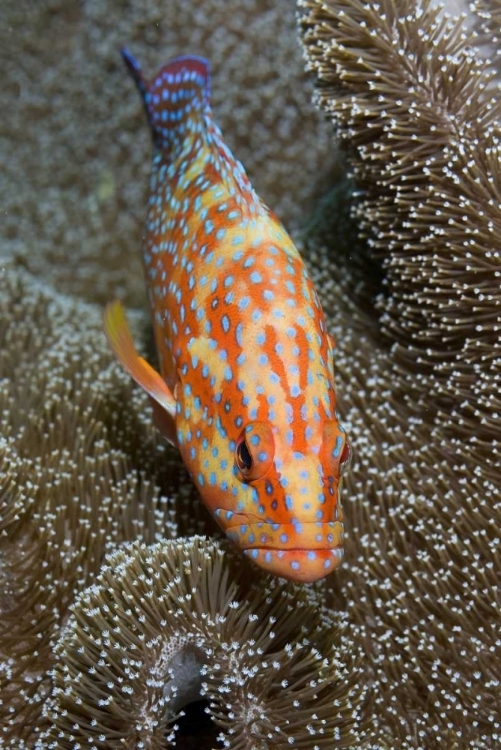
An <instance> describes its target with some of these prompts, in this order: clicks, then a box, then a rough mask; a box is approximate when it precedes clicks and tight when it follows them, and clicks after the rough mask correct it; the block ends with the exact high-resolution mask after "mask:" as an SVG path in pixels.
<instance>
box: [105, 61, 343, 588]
mask: <svg viewBox="0 0 501 750" xmlns="http://www.w3.org/2000/svg"><path fill="white" fill-rule="evenodd" d="M122 54H123V57H124V60H125V63H126V65H127V67H128V69H129V71H130V73H131V74H132V77H133V78H134V80H135V82H136V84H137V87H138V88H139V91H140V93H141V96H142V98H143V102H144V106H145V109H146V114H147V117H148V121H149V124H150V128H151V132H152V135H153V146H154V154H153V173H152V178H151V192H150V198H149V204H148V216H147V222H146V236H145V241H144V247H143V259H144V267H145V272H146V281H147V286H148V295H149V301H150V305H151V313H152V319H153V327H154V333H155V342H156V347H157V350H158V358H159V363H160V373H158V372H156V371H155V370H154V369H153V368H152V367H151V366H150V365H149V364H148V363H147V362H146V361H145V360H144V359H143V358H141V357H140V356H139V355H138V353H137V352H136V350H135V348H134V344H133V342H132V338H131V335H130V332H129V329H128V327H127V323H126V319H125V315H124V312H123V308H122V306H121V304H120V303H119V302H117V301H115V302H112V303H111V304H109V305H108V306H107V308H106V310H105V313H104V329H105V333H106V335H107V338H108V340H109V343H110V345H111V348H112V349H113V351H114V353H115V355H116V356H117V358H118V359H119V361H120V362H121V363H122V365H123V366H124V367H125V369H126V370H127V371H128V372H129V374H130V375H131V376H132V378H134V380H135V381H136V382H137V383H138V384H139V385H140V386H141V387H142V388H144V390H145V391H146V392H147V393H148V394H149V396H150V397H151V401H152V404H153V410H154V419H155V424H156V425H157V426H158V427H159V428H160V429H161V431H162V433H163V434H164V436H165V437H166V438H167V440H169V441H170V442H171V443H173V444H174V445H176V446H178V447H179V450H180V452H181V455H182V458H183V461H184V463H185V465H186V467H187V469H188V471H189V473H190V475H191V477H192V478H193V481H194V483H195V484H196V486H197V488H198V490H199V492H200V495H201V497H202V499H203V501H204V503H205V505H206V506H207V508H208V509H209V511H210V512H211V513H212V514H213V516H214V517H215V519H216V520H217V522H218V523H219V525H220V526H221V528H222V529H223V530H224V531H225V532H226V534H227V536H228V537H229V538H230V539H231V540H232V541H233V542H234V543H235V544H236V545H237V546H238V547H239V548H240V549H241V550H242V551H243V552H244V553H245V554H246V555H248V557H249V558H250V559H251V560H253V561H254V562H255V563H257V565H259V566H260V567H261V568H264V569H265V570H266V571H268V572H270V573H274V574H276V575H278V576H282V577H284V578H289V579H293V580H295V581H303V582H310V581H315V580H317V579H319V578H321V577H323V576H325V575H326V574H328V573H329V572H330V571H332V570H334V569H335V568H336V567H337V566H338V565H339V563H340V561H341V559H342V556H343V513H342V509H341V503H340V489H341V477H342V475H343V474H344V473H345V472H346V470H347V468H348V466H349V463H350V455H351V449H350V444H349V442H348V438H347V436H346V433H345V431H344V429H343V427H342V426H341V425H340V423H339V419H338V416H337V413H336V392H335V386H334V368H333V346H334V345H333V340H332V339H331V338H330V336H329V335H328V333H327V330H326V322H325V316H324V313H323V311H322V307H321V304H320V301H319V299H318V296H317V293H316V291H315V289H314V286H313V283H312V281H311V279H310V276H309V274H308V271H307V269H306V267H305V265H304V263H303V261H302V259H301V256H300V254H299V252H298V250H297V249H296V247H295V246H294V244H293V242H292V240H291V238H290V237H289V235H288V234H287V232H286V231H285V229H284V227H283V226H282V224H281V223H280V222H279V221H278V219H277V218H276V217H275V215H274V214H273V213H272V212H271V211H270V210H269V209H268V208H267V207H266V206H265V205H264V204H263V202H262V201H261V200H260V199H259V197H258V196H257V195H256V193H255V192H254V190H253V188H252V186H251V184H250V182H249V179H248V177H247V175H246V173H245V171H244V169H243V167H242V165H241V164H240V163H239V162H238V161H237V160H236V159H235V158H234V156H233V155H232V153H231V152H230V150H229V149H228V147H227V146H226V145H225V143H224V141H223V139H222V135H221V131H220V130H219V128H218V127H217V125H216V124H215V123H214V120H213V117H212V111H211V108H210V104H209V66H208V63H207V62H206V61H205V60H203V59H202V58H199V57H192V56H183V57H177V58H176V59H174V60H171V61H170V62H169V63H167V65H165V67H163V68H162V69H161V70H160V71H159V73H158V74H157V75H156V76H155V77H154V78H153V80H152V81H151V82H149V83H148V82H146V80H145V79H144V78H143V75H142V73H141V69H140V67H139V65H138V63H137V62H136V60H135V59H134V58H133V57H132V55H131V54H130V53H129V52H127V51H125V50H124V51H123V52H122Z"/></svg>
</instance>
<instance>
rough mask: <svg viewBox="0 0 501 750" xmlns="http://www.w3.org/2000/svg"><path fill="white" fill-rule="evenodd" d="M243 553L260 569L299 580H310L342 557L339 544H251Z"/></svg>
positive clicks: (328, 570) (331, 568)
mask: <svg viewBox="0 0 501 750" xmlns="http://www.w3.org/2000/svg"><path fill="white" fill-rule="evenodd" d="M243 553H244V555H246V556H247V557H248V558H249V559H250V560H252V561H253V562H254V563H256V565H259V567H260V568H262V569H263V570H266V571H268V572H269V573H273V574H274V575H278V576H280V577H281V578H287V579H289V580H291V581H300V582H301V583H313V582H314V581H318V580H319V579H320V578H324V577H325V576H326V575H329V573H332V571H333V570H336V568H338V567H339V565H340V564H341V561H342V559H343V555H344V550H343V547H342V546H338V547H331V548H329V549H315V550H307V549H287V550H283V549H274V548H269V547H253V548H252V549H244V550H243Z"/></svg>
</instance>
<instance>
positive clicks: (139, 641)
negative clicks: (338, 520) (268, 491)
mask: <svg viewBox="0 0 501 750" xmlns="http://www.w3.org/2000/svg"><path fill="white" fill-rule="evenodd" d="M462 10H467V13H468V14H467V16H466V17H464V18H462V19H460V20H459V21H457V22H454V21H450V20H447V18H446V17H445V16H444V14H443V13H442V11H441V10H440V9H439V8H438V6H435V5H434V4H432V3H430V2H426V0H424V1H423V2H412V1H411V0H405V2H404V0H397V2H394V1H393V2H390V1H389V0H381V2H380V3H378V5H377V6H376V4H374V3H369V2H362V1H361V0H346V1H343V0H329V1H328V2H326V3H321V2H319V1H318V0H302V2H300V3H299V4H298V5H297V6H296V4H295V3H294V2H292V1H291V0H275V1H274V2H272V1H271V0H269V1H268V2H259V1H258V0H231V2H223V1H222V0H204V1H203V2H202V0H200V1H199V2H195V1H194V0H192V2H186V1H184V2H183V1H181V0H171V1H168V0H144V2H139V1H132V0H131V1H130V2H112V1H111V0H102V1H99V2H97V1H96V2H91V1H90V0H82V1H81V2H71V0H70V2H66V1H63V0H36V1H35V0H17V2H14V0H4V2H3V3H2V4H1V7H0V59H1V63H2V72H3V87H2V93H1V94H0V96H1V101H2V112H3V114H2V118H1V123H0V149H1V161H2V170H1V173H0V201H1V207H2V231H1V234H2V244H1V248H0V308H1V313H0V413H1V420H2V421H1V426H0V732H1V734H0V737H1V739H0V747H6V748H38V749H41V748H44V749H45V748H52V747H54V748H76V747H79V746H80V747H96V748H115V747H117V748H118V747H130V748H136V747H137V748H139V747H144V748H164V747H169V746H171V745H172V746H175V745H174V743H175V742H176V736H177V746H178V747H182V748H188V747H191V746H193V747H197V748H202V747H207V748H216V747H228V748H233V749H235V748H236V749H240V748H242V749H245V750H247V749H250V748H259V749H261V748H267V747H276V748H286V747H291V746H292V747H298V748H305V749H308V750H310V749H313V748H333V747H340V748H341V747H346V748H348V747H349V748H396V747H398V748H423V749H426V750H428V749H429V748H439V747H440V748H443V747H447V748H458V749H462V748H478V749H482V750H483V749H486V750H487V749H489V750H490V749H491V748H495V747H496V746H497V745H498V744H499V738H500V732H501V728H500V721H501V710H500V708H501V706H500V698H499V675H500V644H501V619H500V615H499V604H500V601H499V583H498V577H499V576H498V570H499V544H500V535H499V528H500V525H501V505H500V497H499V495H500V487H501V478H500V466H499V463H500V461H499V438H500V428H499V414H500V413H501V412H500V409H501V403H500V396H499V392H500V388H499V386H500V379H501V366H500V362H501V360H500V334H499V331H500V328H499V322H500V321H499V318H500V305H501V294H500V288H499V279H500V272H501V268H500V255H499V251H500V243H501V174H500V167H499V164H500V162H499V155H500V154H499V150H500V145H499V144H500V139H499V122H500V114H501V113H500V105H499V101H500V97H499V87H498V77H499V68H498V65H499V55H498V51H499V49H500V48H501V47H500V40H499V38H498V33H499V22H500V19H501V11H500V7H499V3H497V2H488V1H487V0H478V1H477V2H475V3H473V4H472V7H471V9H466V6H465V7H462V6H461V7H459V6H456V5H453V6H450V7H449V8H448V11H449V12H452V13H454V12H456V11H462ZM297 14H299V15H297ZM123 45H127V46H128V47H129V48H130V49H131V50H132V51H133V53H134V54H135V55H136V56H137V58H138V59H140V60H141V63H142V66H143V69H144V70H145V72H146V73H147V74H148V75H151V74H153V72H154V71H156V70H157V69H158V67H159V66H160V65H161V64H163V63H164V62H165V61H166V60H167V59H169V58H170V57H173V56H175V55H177V54H183V53H193V54H199V55H203V56H205V57H207V58H208V59H209V61H210V63H211V68H212V92H213V93H212V104H213V109H214V114H215V119H216V121H217V123H218V124H219V125H220V126H221V128H222V130H223V134H224V137H225V140H226V142H227V143H228V145H229V146H230V148H231V149H232V151H233V152H234V153H235V155H236V156H237V158H238V159H240V160H241V161H242V162H243V164H244V165H245V167H246V169H247V171H248V174H249V177H250V179H251V181H252V183H253V186H254V187H255V188H256V191H257V192H258V194H259V195H260V196H261V197H262V198H263V199H264V200H265V201H266V203H267V204H268V205H269V206H270V207H271V208H272V209H273V210H274V211H276V212H277V214H278V216H279V217H280V218H281V219H282V221H283V222H284V223H285V225H286V227H287V228H288V229H289V230H290V231H291V232H292V234H293V236H294V238H295V240H296V241H297V243H298V245H299V247H300V249H301V251H302V252H303V255H304V257H305V259H306V262H307V263H308V265H309V268H310V270H311V273H312V277H313V279H314V281H315V283H316V285H317V289H318V291H319V294H320V296H321V299H322V304H323V305H324V308H325V311H326V314H327V318H328V321H329V330H330V332H331V333H332V334H333V335H334V337H335V339H336V341H337V347H338V349H337V353H336V362H335V366H336V382H337V391H338V398H339V402H340V411H341V414H342V418H343V421H344V422H345V424H346V426H347V429H348V430H349V434H350V436H351V439H352V442H353V445H354V463H353V466H352V469H351V473H350V475H349V476H348V477H347V478H346V481H345V484H344V489H343V502H344V511H345V527H346V539H345V562H344V563H343V566H342V567H341V568H340V569H339V570H338V571H337V572H336V573H335V574H333V575H332V576H330V577H329V578H327V579H326V580H325V581H322V582H320V583H318V584H315V585H312V586H301V585H298V584H293V583H286V582H284V581H281V580H279V579H273V578H270V577H268V576H266V575H265V574H263V573H261V572H260V571H259V570H257V569H256V568H254V567H252V566H251V565H250V564H248V563H247V562H246V561H244V560H242V559H240V557H239V556H238V554H236V553H235V552H234V551H233V550H232V549H230V548H229V546H228V545H227V544H226V542H225V541H224V539H223V538H222V535H221V534H220V532H218V530H217V528H216V526H215V525H214V524H213V523H212V521H211V520H210V518H209V516H208V514H207V512H206V511H205V510H204V508H203V507H202V505H201V503H200V501H199V499H198V498H197V496H196V492H195V491H194V489H193V487H192V485H191V483H190V481H189V479H188V477H187V474H186V472H185V470H184V468H183V466H182V464H181V462H180V459H179V457H178V456H177V453H176V451H174V450H172V449H170V448H169V447H168V446H167V445H166V444H165V443H164V442H163V441H162V440H161V439H160V437H159V436H158V435H157V433H156V431H155V429H154V427H153V426H152V424H151V414H150V409H149V405H148V402H147V399H146V397H145V396H144V395H143V394H142V393H141V392H139V389H137V388H136V387H134V386H133V385H132V384H131V382H130V380H129V378H128V377H127V376H126V375H125V374H124V373H123V372H122V371H121V370H120V368H119V366H118V365H117V364H116V363H115V362H114V361H113V357H112V355H111V353H110V352H109V350H108V347H107V345H106V341H105V339H104V335H103V333H102V326H101V316H102V309H103V306H104V304H105V303H106V302H108V301H109V300H110V299H113V298H114V297H116V296H119V297H120V298H122V299H124V300H125V302H126V304H127V306H128V308H129V309H133V310H135V313H134V314H133V315H132V316H131V317H132V322H133V328H134V333H135V337H136V340H138V341H140V342H142V346H143V348H144V351H145V352H147V353H148V354H149V355H151V354H152V348H153V343H152V337H151V331H150V325H149V320H148V315H147V312H146V295H145V288H144V281H143V275H142V268H141V260H140V245H141V239H142V235H143V227H144V219H145V211H146V200H147V191H148V181H149V173H150V159H151V141H150V134H149V132H148V128H147V126H146V123H145V118H144V113H143V110H142V107H141V104H140V101H139V99H138V97H137V92H136V91H135V90H134V87H133V85H132V82H131V80H130V78H129V76H128V75H127V73H126V71H125V69H124V67H123V63H122V60H121V58H120V54H119V50H120V48H121V47H122V46H123ZM314 89H315V91H316V94H315V104H313V103H312V95H313V92H314ZM106 555H108V557H106ZM105 558H106V559H105ZM200 697H202V698H203V699H204V701H205V702H204V703H203V704H202V705H200V704H198V705H197V706H195V705H194V702H195V701H196V700H197V699H198V698H200ZM182 709H184V710H185V712H186V714H187V715H186V716H185V717H184V718H182V717H181V718H180V719H177V718H176V717H177V715H178V714H179V712H180V711H181V710H182ZM204 709H207V712H208V715H209V716H210V717H211V719H212V720H210V719H208V718H207V714H206V713H204ZM176 727H179V729H176ZM190 743H191V744H190Z"/></svg>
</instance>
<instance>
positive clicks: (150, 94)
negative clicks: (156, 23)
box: [121, 48, 210, 150]
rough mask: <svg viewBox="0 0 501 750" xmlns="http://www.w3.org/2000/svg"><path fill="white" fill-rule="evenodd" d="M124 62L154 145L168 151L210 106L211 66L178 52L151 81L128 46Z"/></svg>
mask: <svg viewBox="0 0 501 750" xmlns="http://www.w3.org/2000/svg"><path fill="white" fill-rule="evenodd" d="M121 53H122V57H123V59H124V62H125V65H126V66H127V69H128V71H129V73H130V74H131V76H132V78H133V79H134V81H135V83H136V86H137V88H138V90H139V93H140V94H141V98H142V100H143V103H144V107H145V110H146V115H147V117H148V122H149V124H150V128H151V132H152V135H153V141H154V143H155V146H157V147H159V148H162V149H167V150H169V149H170V148H172V146H173V145H174V144H175V143H176V141H179V140H181V141H182V140H184V137H185V135H186V131H187V129H188V125H189V123H190V122H193V121H194V120H196V119H197V117H198V118H199V117H201V116H202V115H203V112H204V111H205V110H206V109H207V108H208V106H209V97H210V69H209V63H208V61H207V60H205V59H204V58H203V57H197V56H196V55H181V56H180V57H175V58H174V59H172V60H170V62H168V63H167V64H166V65H164V66H163V68H161V69H160V70H159V71H158V73H157V74H156V76H155V77H154V78H153V79H152V80H151V81H149V82H148V81H146V80H145V78H144V76H143V74H142V72H141V66H140V65H139V63H138V62H137V60H136V59H135V57H134V56H133V55H132V54H131V53H130V52H129V50H127V49H125V48H124V49H122V50H121Z"/></svg>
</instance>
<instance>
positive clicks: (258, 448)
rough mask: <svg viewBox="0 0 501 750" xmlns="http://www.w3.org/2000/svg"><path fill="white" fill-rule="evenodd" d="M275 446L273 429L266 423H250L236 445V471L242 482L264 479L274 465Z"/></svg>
mask: <svg viewBox="0 0 501 750" xmlns="http://www.w3.org/2000/svg"><path fill="white" fill-rule="evenodd" d="M274 455H275V445H274V441H273V433H272V430H271V427H270V425H269V424H267V423H266V422H249V424H248V425H246V427H244V429H243V430H242V432H241V433H240V435H239V437H238V440H237V442H236V445H235V469H236V471H237V475H238V476H239V478H240V480H241V481H243V482H254V481H255V480H257V479H262V477H264V476H265V474H267V473H268V471H269V470H270V468H271V467H272V465H273V457H274Z"/></svg>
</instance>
